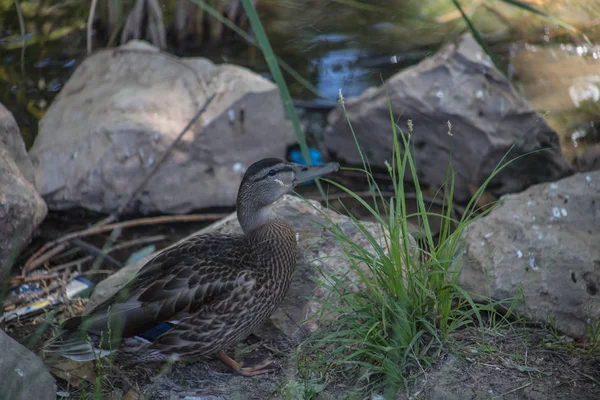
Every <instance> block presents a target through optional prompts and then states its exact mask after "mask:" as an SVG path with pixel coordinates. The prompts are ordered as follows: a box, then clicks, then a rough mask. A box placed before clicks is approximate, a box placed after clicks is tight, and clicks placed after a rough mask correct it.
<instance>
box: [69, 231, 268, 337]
mask: <svg viewBox="0 0 600 400" xmlns="http://www.w3.org/2000/svg"><path fill="white" fill-rule="evenodd" d="M253 263H255V259H254V256H253V253H252V250H251V249H250V248H249V247H248V246H247V244H246V241H245V240H244V238H243V236H237V235H222V234H213V235H202V236H197V237H195V238H191V239H189V240H187V241H185V242H182V243H181V244H179V245H177V246H174V247H172V248H170V249H167V250H165V251H163V252H162V253H160V254H159V255H158V256H156V257H155V258H153V259H152V260H150V261H149V262H148V263H147V264H146V265H144V267H142V269H140V271H139V272H138V273H137V275H136V277H135V278H134V279H133V280H132V281H131V282H130V283H129V284H128V285H127V287H125V288H124V289H122V290H121V291H119V292H118V293H117V294H115V295H114V296H113V297H111V298H109V299H108V300H107V301H105V302H104V303H102V304H101V305H100V306H98V307H97V308H96V309H94V310H93V311H92V312H91V313H90V314H89V315H88V316H86V317H83V319H82V318H78V319H73V320H72V321H67V323H65V325H64V327H65V329H67V330H70V331H74V330H83V331H85V332H89V333H92V334H96V335H100V334H101V333H102V332H107V331H108V330H111V331H112V332H115V333H116V332H119V336H120V337H121V338H125V337H131V336H135V335H139V334H141V333H142V332H144V331H146V330H147V329H150V328H152V327H154V326H155V325H157V324H159V323H160V322H163V321H169V320H173V319H177V318H178V317H179V316H180V315H182V314H188V313H193V312H194V311H195V310H197V309H199V308H200V307H203V306H206V305H207V304H209V303H211V302H214V301H216V300H218V299H222V298H224V297H227V296H229V295H231V293H233V292H234V291H239V290H242V291H246V290H252V287H253V286H254V284H255V283H256V276H255V274H256V271H255V270H253V269H252V268H251V265H253ZM109 324H110V329H109Z"/></svg>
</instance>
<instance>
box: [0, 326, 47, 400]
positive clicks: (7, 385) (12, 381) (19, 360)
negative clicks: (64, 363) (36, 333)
mask: <svg viewBox="0 0 600 400" xmlns="http://www.w3.org/2000/svg"><path fill="white" fill-rule="evenodd" d="M0 355H1V356H0V376H1V377H2V392H1V393H0V398H3V399H10V400H30V399H36V400H54V399H56V384H55V382H54V378H52V375H50V373H49V372H48V370H47V369H46V366H45V365H44V363H43V362H42V360H40V359H39V358H38V357H37V356H36V355H35V354H33V353H32V352H31V351H29V350H28V349H27V348H25V347H23V346H22V345H20V344H19V343H18V342H16V341H15V340H14V339H12V338H11V337H10V336H8V335H7V334H6V333H4V331H2V330H0Z"/></svg>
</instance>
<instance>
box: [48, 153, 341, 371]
mask: <svg viewBox="0 0 600 400" xmlns="http://www.w3.org/2000/svg"><path fill="white" fill-rule="evenodd" d="M338 169H339V164H338V163H328V164H324V165H318V166H307V165H301V164H294V163H290V162H286V161H283V160H280V159H276V158H267V159H264V160H261V161H258V162H256V163H254V164H253V165H252V166H250V167H249V168H248V169H247V171H246V173H245V174H244V177H243V179H242V182H241V184H240V188H239V192H238V196H237V217H238V220H239V223H240V225H241V227H242V230H243V234H241V235H233V234H220V233H212V234H206V235H198V236H195V237H192V238H190V239H188V240H186V241H184V242H182V243H180V244H178V245H176V246H174V247H171V248H169V249H167V250H165V251H163V252H161V253H160V254H158V255H157V256H156V257H154V258H153V259H151V260H150V261H148V262H147V263H146V264H145V265H144V266H143V267H142V268H141V269H140V271H139V272H138V273H137V275H136V276H135V277H134V278H133V279H132V281H131V282H130V283H129V284H128V285H127V286H126V287H125V288H124V289H122V290H121V291H120V292H118V293H117V294H115V295H114V296H112V297H111V298H109V299H108V300H106V301H105V302H104V303H102V304H100V305H99V306H97V307H96V308H95V309H94V310H93V311H91V312H90V313H89V314H88V315H87V316H85V317H75V318H71V319H69V320H67V321H66V322H65V323H64V324H63V326H62V333H61V335H60V336H59V340H58V341H55V343H54V344H52V345H50V346H48V347H47V348H46V351H47V352H50V353H58V354H60V355H62V356H64V357H67V358H71V359H73V360H76V361H88V360H93V359H95V358H98V357H103V356H106V355H108V354H110V353H111V352H113V351H114V352H115V353H116V354H115V355H116V356H117V359H121V360H126V361H128V362H133V363H141V362H148V361H167V360H175V361H177V360H193V359H197V358H199V357H207V356H217V357H218V358H219V359H220V360H221V361H223V362H224V363H225V364H226V365H227V366H229V367H230V368H231V369H233V370H234V371H235V372H237V373H239V374H241V375H244V376H253V375H258V374H261V373H265V372H269V371H270V370H269V369H266V366H267V365H268V364H269V363H270V360H266V361H265V362H263V363H260V364H259V365H255V366H252V367H244V366H242V364H241V363H238V362H236V361H235V360H233V359H232V358H230V357H229V356H228V355H227V354H226V353H225V351H224V350H225V349H226V348H227V347H228V346H230V345H231V344H233V343H235V342H237V341H239V340H241V339H243V338H244V337H246V336H247V335H249V334H250V333H251V332H252V331H253V330H254V329H255V328H256V327H257V326H258V325H259V324H260V323H261V322H263V321H264V320H265V319H266V318H268V317H269V316H270V315H271V314H272V313H273V312H274V311H275V309H276V308H277V306H278V305H279V304H280V302H281V301H282V299H283V297H284V295H285V293H286V291H287V289H288V287H289V285H290V282H291V279H292V273H293V272H294V268H295V265H296V235H295V233H294V231H293V230H292V228H291V227H290V226H289V225H288V223H287V222H286V221H285V220H283V219H280V218H278V217H277V216H276V215H275V214H274V213H273V211H272V210H271V206H272V204H273V203H274V202H275V201H276V200H278V199H279V198H280V197H281V196H283V195H284V194H286V193H288V192H290V191H291V190H292V189H293V188H294V187H295V186H296V185H298V184H300V183H302V182H305V181H308V180H311V179H314V178H317V177H320V176H322V175H325V174H328V173H331V172H334V171H337V170H338ZM157 330H158V333H156V331H157ZM119 332H120V334H119Z"/></svg>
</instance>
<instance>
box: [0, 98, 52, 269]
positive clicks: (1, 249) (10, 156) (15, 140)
mask: <svg viewBox="0 0 600 400" xmlns="http://www.w3.org/2000/svg"><path fill="white" fill-rule="evenodd" d="M47 212H48V210H47V208H46V204H45V203H44V200H42V198H41V197H40V195H39V194H38V192H37V191H36V189H35V187H34V186H33V169H32V167H31V162H30V161H29V158H28V157H27V153H26V152H25V144H24V143H23V140H22V138H21V134H20V132H19V127H18V126H17V124H16V122H15V120H14V118H13V117H12V114H11V113H10V112H9V111H8V110H6V108H4V106H3V105H2V104H0V280H1V279H2V276H6V274H8V273H9V270H8V268H9V267H10V266H11V265H12V263H13V262H14V260H15V259H16V257H17V256H18V255H19V252H20V251H21V250H22V249H23V248H24V247H25V246H26V245H27V244H28V243H29V240H30V239H31V236H32V235H33V232H34V230H35V229H36V228H37V227H38V226H39V224H41V223H42V221H43V220H44V218H45V217H46V213H47Z"/></svg>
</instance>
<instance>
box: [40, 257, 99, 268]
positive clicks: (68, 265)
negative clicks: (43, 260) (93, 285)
mask: <svg viewBox="0 0 600 400" xmlns="http://www.w3.org/2000/svg"><path fill="white" fill-rule="evenodd" d="M93 259H94V257H93V256H85V257H81V258H78V259H77V260H73V261H69V262H68V263H64V264H60V265H57V266H56V267H52V268H50V270H49V271H50V272H59V271H62V270H64V269H68V268H71V267H75V266H77V265H80V264H83V263H84V262H88V261H91V260H93Z"/></svg>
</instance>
